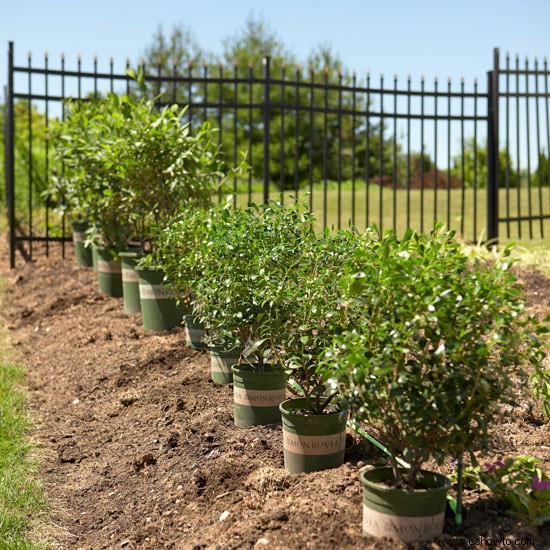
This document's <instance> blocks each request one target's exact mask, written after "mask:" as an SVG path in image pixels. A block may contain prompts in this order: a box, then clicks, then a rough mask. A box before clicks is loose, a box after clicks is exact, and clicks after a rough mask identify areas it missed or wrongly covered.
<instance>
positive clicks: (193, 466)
mask: <svg viewBox="0 0 550 550" xmlns="http://www.w3.org/2000/svg"><path fill="white" fill-rule="evenodd" d="M0 259H1V262H2V263H1V265H2V268H1V269H2V271H3V274H4V277H5V278H6V284H5V291H4V292H5V298H4V305H3V312H4V318H5V322H6V325H7V326H8V329H9V331H8V333H9V340H10V342H11V345H12V347H13V348H14V349H15V351H16V354H17V357H18V359H19V361H20V362H21V363H22V364H24V365H25V366H26V367H27V368H28V371H29V376H28V388H29V396H30V407H31V412H32V415H33V417H34V419H35V421H36V423H37V427H36V431H35V433H34V437H35V439H36V440H37V442H38V445H39V448H40V449H41V454H42V464H43V466H42V477H43V481H44V484H45V487H46V490H47V493H48V495H49V499H50V502H51V503H52V505H53V507H54V512H53V518H52V519H53V522H54V523H55V524H56V525H57V526H58V527H57V528H56V530H55V541H54V542H53V546H54V547H55V548H63V549H69V548H70V549H73V548H82V549H84V548H85V549H94V550H98V549H103V548H126V549H131V548H153V549H157V548H178V549H188V548H189V549H200V548H207V549H226V548H273V549H302V548H316V549H324V548H327V549H329V548H330V549H333V548H390V549H391V548H405V545H401V544H399V543H394V542H389V541H376V540H372V539H365V538H363V537H362V536H361V489H360V485H359V482H358V472H359V470H360V469H361V468H362V467H364V466H365V464H372V463H374V464H382V463H383V462H384V458H383V456H382V455H381V453H379V452H377V451H376V450H375V449H374V448H373V447H372V446H370V445H368V444H365V443H363V442H361V441H360V440H359V439H358V438H357V437H356V436H352V435H351V434H350V435H349V436H348V443H349V449H348V452H347V454H346V460H345V464H344V465H343V466H342V467H341V468H338V469H335V470H331V471H325V472H320V473H315V474H301V475H289V474H287V473H285V470H284V468H283V453H282V441H281V428H280V427H278V426H277V427H256V428H246V429H243V428H236V427H235V426H234V425H233V419H232V393H231V388H230V387H220V386H216V385H214V384H212V382H211V381H210V380H209V357H208V354H207V352H204V351H200V352H199V351H193V350H190V349H189V348H186V347H185V343H184V338H183V332H182V330H180V329H176V330H174V331H172V332H170V333H167V334H160V335H159V334H152V333H149V332H146V331H144V330H143V329H142V328H141V327H140V316H139V315H138V316H132V317H128V316H126V315H124V313H123V309H122V303H121V300H118V299H114V298H108V297H105V296H103V295H101V294H99V292H98V291H97V288H96V284H95V281H94V277H93V274H92V273H91V271H90V270H85V269H79V268H77V267H76V266H75V263H74V260H73V259H72V254H71V252H70V251H69V259H67V260H65V261H63V260H61V259H56V258H50V259H46V258H41V259H39V260H38V261H36V262H33V263H29V264H25V265H22V264H21V265H20V266H19V267H18V268H17V269H16V270H13V271H8V270H7V268H6V266H7V258H6V255H5V253H4V254H3V256H2V257H1V258H0ZM522 277H523V279H524V282H525V284H526V285H527V290H526V294H527V299H528V302H529V304H530V307H531V308H533V310H536V312H537V313H538V314H542V313H544V312H548V311H550V304H549V298H550V293H549V292H548V290H549V288H550V280H549V279H547V278H545V277H543V276H542V275H539V274H537V273H524V274H523V275H522ZM537 293H538V294H537ZM548 435H549V430H548V424H545V423H544V420H543V419H542V417H541V416H540V414H538V413H537V412H535V413H533V411H532V410H528V407H525V408H524V409H523V412H522V413H520V414H518V415H516V416H515V417H514V418H513V419H512V420H509V421H507V422H505V423H502V424H501V425H500V426H499V428H498V430H497V433H496V434H495V437H494V448H493V450H492V451H491V453H490V455H489V457H488V458H487V460H489V459H494V458H502V457H504V456H515V455H518V454H525V453H529V454H532V455H534V456H537V457H539V458H541V459H542V460H543V462H544V467H545V469H547V470H548V469H549V465H550V447H549V446H548V445H549V443H548V440H549V437H548ZM439 469H440V471H447V472H449V471H450V466H445V467H443V468H439ZM465 501H466V506H465V518H464V524H463V527H462V528H460V529H457V528H456V527H455V526H454V523H453V521H452V519H451V517H450V516H449V517H448V518H447V520H446V524H445V533H446V534H448V535H449V536H454V537H460V536H466V537H469V538H475V537H480V536H484V537H497V536H500V537H512V538H531V539H534V540H535V542H536V547H537V548H543V547H547V548H548V547H550V534H549V533H548V531H543V530H542V529H536V528H533V527H529V526H526V525H522V524H521V523H520V522H518V521H517V520H515V519H514V518H512V517H509V516H507V515H506V514H505V513H503V508H502V506H501V505H500V504H499V503H497V502H495V501H494V500H493V499H492V498H491V497H490V495H488V494H481V495H474V494H471V493H468V492H467V493H466V495H465ZM222 514H223V515H222ZM224 516H227V517H226V518H225V519H223V520H222V518H223V517H224ZM429 547H431V548H438V546H437V545H436V544H433V545H431V546H429Z"/></svg>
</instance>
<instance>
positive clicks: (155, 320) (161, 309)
mask: <svg viewBox="0 0 550 550" xmlns="http://www.w3.org/2000/svg"><path fill="white" fill-rule="evenodd" d="M136 271H137V273H138V277H139V298H140V301H141V315H142V322H143V328H145V329H147V330H154V331H156V332H162V331H165V330H171V329H173V328H174V327H177V326H179V325H181V323H182V321H183V316H184V315H185V314H186V313H187V308H186V306H185V304H184V303H183V302H181V303H178V297H177V295H176V293H175V292H174V291H173V290H172V289H170V288H168V287H166V286H165V285H164V284H163V281H164V274H163V272H162V271H158V270H156V269H153V268H150V267H138V268H136Z"/></svg>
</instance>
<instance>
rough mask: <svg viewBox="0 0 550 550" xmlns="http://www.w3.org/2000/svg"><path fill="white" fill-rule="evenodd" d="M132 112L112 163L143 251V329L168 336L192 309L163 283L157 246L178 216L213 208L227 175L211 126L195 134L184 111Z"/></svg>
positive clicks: (136, 107)
mask: <svg viewBox="0 0 550 550" xmlns="http://www.w3.org/2000/svg"><path fill="white" fill-rule="evenodd" d="M129 106H130V110H131V111H134V112H135V114H133V115H132V116H130V117H129V119H128V122H127V124H126V127H125V132H124V133H123V134H121V135H120V136H118V139H115V140H114V141H113V142H112V143H111V144H110V148H109V157H110V162H111V164H112V167H113V169H114V170H115V172H116V174H117V177H118V178H120V179H121V180H122V181H124V186H125V193H123V199H122V200H123V204H124V205H125V210H126V211H127V212H128V221H129V223H130V225H131V227H132V241H133V242H135V243H137V244H138V245H139V246H140V247H141V248H142V249H143V254H144V256H143V258H142V259H141V260H140V261H139V262H138V268H137V272H138V278H139V293H140V298H141V309H142V316H143V325H144V327H145V328H149V329H152V330H169V329H171V328H173V327H174V326H176V325H179V324H181V321H182V319H183V314H184V313H185V312H187V311H188V304H187V303H186V300H185V299H184V298H185V296H180V295H178V294H177V292H176V289H175V288H174V287H171V286H170V284H169V282H168V281H167V279H166V277H165V272H164V268H163V260H162V256H161V255H160V254H159V253H158V250H157V241H158V239H159V237H160V235H161V234H162V231H163V229H164V228H165V227H166V226H167V225H168V224H169V222H170V220H171V219H172V218H173V217H174V216H176V215H177V214H178V213H180V212H182V211H190V210H192V209H193V208H201V207H202V208H204V207H208V206H210V204H211V199H212V196H213V194H214V193H215V191H216V190H217V189H218V187H219V186H220V185H222V183H223V180H224V177H225V174H224V173H223V172H222V169H221V168H222V161H221V156H220V150H219V146H218V145H216V144H215V143H214V140H213V133H214V130H212V128H211V127H210V125H209V124H207V123H205V124H204V125H203V126H202V127H201V128H200V129H199V130H197V131H195V132H194V133H193V134H191V132H190V127H189V124H188V123H185V124H184V123H183V116H184V114H185V109H181V108H179V107H178V106H176V105H174V106H170V107H166V108H164V109H162V110H161V111H156V110H155V108H154V102H153V101H147V102H144V101H141V102H139V103H137V102H135V101H134V102H130V103H129Z"/></svg>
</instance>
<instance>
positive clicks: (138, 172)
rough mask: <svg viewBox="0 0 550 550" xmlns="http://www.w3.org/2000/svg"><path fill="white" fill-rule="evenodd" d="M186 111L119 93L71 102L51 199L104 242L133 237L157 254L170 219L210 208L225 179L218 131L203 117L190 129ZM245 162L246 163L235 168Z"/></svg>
mask: <svg viewBox="0 0 550 550" xmlns="http://www.w3.org/2000/svg"><path fill="white" fill-rule="evenodd" d="M137 79H138V83H139V82H140V77H139V75H138V77H137ZM185 111H186V110H185V109H180V108H179V107H177V106H168V107H165V108H164V109H162V110H158V109H157V108H156V107H155V101H154V100H145V99H138V98H136V97H134V96H130V95H122V96H118V95H116V94H114V93H111V94H108V95H107V97H106V98H105V99H103V100H97V101H71V102H69V103H68V104H67V113H68V114H67V117H66V119H65V121H60V122H58V123H57V124H56V125H55V127H54V129H53V131H52V139H53V140H54V143H55V145H56V152H57V153H56V154H57V156H58V158H59V160H60V161H62V162H63V163H64V169H63V170H62V171H61V172H59V171H58V172H57V173H56V174H55V175H54V177H53V178H52V179H51V186H50V188H49V190H48V196H49V199H50V201H51V202H53V203H55V204H56V205H57V207H58V209H59V210H61V211H62V212H69V213H70V214H71V215H72V216H73V217H76V218H86V219H87V221H89V222H90V224H91V226H92V228H91V230H90V233H94V234H97V235H99V236H100V238H99V240H100V241H101V244H103V245H104V246H106V247H108V248H113V249H116V250H121V249H124V248H126V244H127V243H128V241H132V242H134V243H138V244H140V245H141V246H142V247H143V248H144V249H146V251H147V252H151V253H153V254H154V252H155V246H154V243H155V242H156V239H157V238H158V236H159V234H160V233H161V231H162V229H163V228H164V227H165V226H166V225H167V224H168V222H169V220H171V219H172V218H173V217H174V216H175V215H176V214H178V213H179V212H181V211H182V210H184V209H188V208H200V207H202V208H207V207H209V206H211V198H212V195H213V194H214V193H215V191H216V190H217V189H218V188H219V187H220V186H222V185H223V182H224V181H225V173H224V167H223V165H222V162H221V156H220V147H219V145H217V144H216V143H215V142H214V139H213V136H214V134H215V130H214V129H213V128H212V127H211V126H210V125H209V124H208V123H205V124H204V125H203V126H202V127H201V128H199V129H196V130H195V131H194V132H193V133H192V132H191V131H190V126H189V124H188V123H184V121H183V118H184V116H185ZM246 167H247V165H246V163H244V162H243V163H241V164H240V165H239V166H238V167H236V168H235V169H234V170H232V171H231V174H236V173H238V172H242V171H244V170H246ZM158 259H159V258H158V257H154V258H153V259H152V260H150V263H155V260H158Z"/></svg>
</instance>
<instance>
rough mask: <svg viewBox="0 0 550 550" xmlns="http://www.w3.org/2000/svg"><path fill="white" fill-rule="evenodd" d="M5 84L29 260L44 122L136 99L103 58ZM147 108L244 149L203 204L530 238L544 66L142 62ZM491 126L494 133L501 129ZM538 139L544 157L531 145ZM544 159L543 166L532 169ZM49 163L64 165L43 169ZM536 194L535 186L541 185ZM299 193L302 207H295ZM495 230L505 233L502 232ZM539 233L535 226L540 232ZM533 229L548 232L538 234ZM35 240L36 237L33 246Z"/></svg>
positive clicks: (30, 72) (14, 222)
mask: <svg viewBox="0 0 550 550" xmlns="http://www.w3.org/2000/svg"><path fill="white" fill-rule="evenodd" d="M13 59H14V57H13V44H11V43H10V46H9V63H8V73H9V74H8V86H7V90H6V102H5V105H6V120H5V143H6V158H5V164H6V171H5V172H6V200H7V204H8V213H9V222H10V224H9V227H10V236H11V247H10V248H11V251H12V252H11V254H12V255H11V257H10V263H11V264H12V265H14V262H15V249H16V248H18V249H19V250H20V251H21V252H22V254H23V255H24V257H26V258H28V259H29V258H30V259H32V258H33V255H34V254H35V252H36V249H37V247H40V251H41V252H42V251H43V252H44V253H45V254H49V250H50V245H51V244H52V243H55V242H59V243H61V247H62V253H63V254H64V253H65V243H66V242H67V241H68V240H69V236H68V235H67V234H66V220H65V219H64V218H63V217H60V216H58V215H57V214H56V213H55V212H53V211H52V208H51V206H50V205H48V204H46V203H45V201H44V198H43V195H42V193H43V191H44V189H45V187H46V186H47V184H48V180H49V178H50V177H51V169H52V168H53V167H54V161H53V155H52V152H53V144H51V143H50V141H49V138H48V127H49V126H50V125H51V123H52V120H53V119H54V118H61V119H63V118H64V117H65V103H64V102H65V100H66V99H68V98H77V99H81V100H91V99H94V98H96V99H98V98H101V97H103V96H104V95H105V94H107V93H109V92H116V93H136V91H137V86H135V84H134V83H133V81H132V79H131V78H130V77H129V76H128V74H127V72H126V70H127V69H129V68H130V63H129V61H128V60H127V61H126V64H125V65H124V70H123V71H120V72H115V69H114V61H113V60H112V59H111V60H110V61H109V64H108V66H107V67H106V68H100V66H99V62H98V60H97V59H94V60H93V65H92V68H91V70H90V69H85V68H83V64H82V60H81V59H80V57H79V58H78V59H77V63H76V69H68V68H67V66H66V61H65V58H64V57H62V58H61V60H60V63H59V65H58V67H52V66H50V62H49V59H48V57H47V55H46V56H45V57H44V60H43V64H42V66H40V67H38V66H36V65H35V64H33V59H32V58H31V56H30V54H29V57H28V63H27V65H26V66H15V65H14V64H13ZM142 70H143V71H144V75H145V80H146V82H147V83H148V86H149V89H150V93H151V95H152V96H156V97H157V103H158V106H159V108H160V107H162V106H164V105H167V104H173V103H177V104H179V105H181V106H187V112H186V116H187V120H188V121H189V122H190V124H191V127H192V128H196V127H197V126H198V125H200V124H202V123H204V122H205V121H208V122H209V123H210V124H212V125H213V126H215V127H217V128H218V139H219V143H220V144H222V146H223V151H224V154H225V159H226V161H227V163H228V164H229V165H231V164H235V163H236V162H237V161H238V160H239V156H240V154H241V152H244V154H245V155H246V158H247V161H248V163H249V164H250V165H251V170H250V171H249V173H248V174H247V175H246V176H245V177H244V178H232V180H231V181H230V182H228V184H227V186H226V188H225V189H224V190H223V192H222V191H220V193H219V194H218V196H217V200H220V201H221V200H225V195H227V194H228V193H231V194H232V195H233V202H234V204H235V205H240V204H246V203H247V202H248V201H250V200H253V201H255V202H262V201H266V200H268V199H270V198H279V199H280V200H282V201H297V200H302V199H303V200H306V201H307V202H308V204H309V207H310V209H311V210H312V211H313V212H314V213H315V214H316V216H317V218H318V225H319V229H321V228H323V227H335V228H344V227H347V226H348V224H350V223H351V224H352V225H353V226H355V227H357V228H359V229H363V228H365V227H367V226H369V225H371V224H373V223H375V224H376V225H378V227H379V228H380V229H382V230H384V229H387V228H390V227H391V228H393V229H395V230H396V231H398V232H402V231H404V230H405V229H406V228H408V227H416V228H418V229H420V230H422V231H425V230H429V229H430V228H431V227H432V226H433V224H434V223H435V222H436V221H442V222H444V223H446V224H447V226H448V227H450V228H453V229H456V230H457V233H458V234H459V235H461V236H462V237H463V238H465V239H466V240H469V241H478V240H479V239H487V237H489V238H492V239H496V238H498V237H499V230H500V235H501V236H502V235H504V236H505V237H506V238H529V239H533V238H537V237H539V236H540V237H541V238H543V237H544V235H545V225H544V223H545V220H547V219H550V208H549V204H548V197H549V193H550V184H549V181H550V180H549V179H548V178H549V176H548V148H549V143H550V130H549V120H550V117H549V95H548V78H549V72H548V67H547V63H546V61H545V62H544V69H543V70H541V69H540V68H539V67H538V65H537V64H536V65H535V68H534V69H533V68H529V66H528V65H527V64H526V66H525V69H521V68H520V67H519V65H518V61H516V67H515V68H512V67H511V66H510V62H509V58H507V60H506V65H505V67H504V68H501V67H499V58H498V52H497V51H495V62H494V67H493V70H492V71H491V72H490V73H489V75H488V79H487V88H486V90H480V89H479V88H480V87H479V85H478V82H477V81H474V82H473V83H472V85H471V86H468V87H467V86H466V84H465V83H464V81H463V80H462V81H460V83H459V84H458V85H457V84H453V83H452V82H451V80H450V79H449V80H448V81H447V82H446V83H445V85H442V84H441V83H440V82H439V81H438V80H437V79H436V80H434V82H433V83H431V84H427V83H426V82H425V79H424V78H421V79H420V81H419V83H417V84H414V85H413V79H412V78H411V77H410V76H409V77H408V78H407V80H406V82H400V81H399V80H398V78H397V76H396V77H394V78H392V79H391V80H390V81H389V82H388V79H386V78H385V77H384V75H381V76H380V77H379V78H375V77H372V76H371V75H370V74H367V75H364V76H363V77H361V76H358V75H356V74H339V73H331V72H329V71H327V70H325V71H314V70H313V69H309V70H303V69H301V68H300V67H292V68H291V67H285V66H273V65H272V63H271V61H270V60H269V58H266V59H265V60H264V64H263V65H262V66H261V67H252V66H248V67H239V66H238V65H237V64H234V65H233V66H229V67H227V66H222V65H216V66H208V65H206V64H205V65H202V66H192V65H189V66H187V67H178V66H177V65H176V64H174V65H173V67H172V68H171V70H166V69H164V70H163V68H162V67H161V65H160V64H158V65H157V66H156V67H146V66H142ZM499 132H500V134H499ZM545 144H546V149H545ZM545 163H546V164H545ZM57 168H58V169H62V166H60V167H57ZM547 188H548V189H547ZM304 197H307V198H304ZM503 229H505V231H504V233H503V231H502V230H503ZM547 231H548V228H546V232H547ZM546 234H547V233H546ZM37 243H39V244H37Z"/></svg>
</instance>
